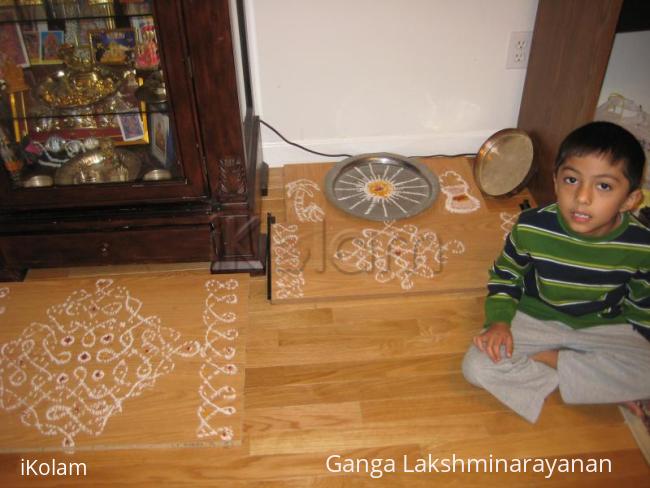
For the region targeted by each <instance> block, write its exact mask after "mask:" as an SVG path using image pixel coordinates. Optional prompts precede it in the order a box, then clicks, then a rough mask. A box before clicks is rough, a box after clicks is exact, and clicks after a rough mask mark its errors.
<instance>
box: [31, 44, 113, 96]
mask: <svg viewBox="0 0 650 488" xmlns="http://www.w3.org/2000/svg"><path fill="white" fill-rule="evenodd" d="M59 56H60V57H61V59H63V63H64V65H65V68H64V69H62V70H59V71H57V72H56V73H55V74H53V75H52V76H48V77H47V78H46V79H45V80H44V81H43V82H42V83H41V84H40V85H39V86H38V87H37V89H36V93H37V95H38V97H39V98H40V99H41V100H42V101H43V102H44V103H45V104H46V105H47V106H49V107H52V108H57V109H67V108H77V107H84V106H87V105H92V104H94V103H97V102H100V101H102V100H104V99H105V98H107V97H109V96H111V95H114V94H115V93H117V91H118V89H119V88H120V86H121V84H122V81H123V79H122V77H121V76H120V75H118V74H117V73H115V72H113V71H111V70H109V69H107V68H105V67H103V66H96V65H92V64H91V63H90V62H89V61H87V60H83V59H81V58H80V57H79V56H77V55H76V54H75V52H74V47H73V46H70V45H69V44H64V45H63V46H61V48H60V49H59Z"/></svg>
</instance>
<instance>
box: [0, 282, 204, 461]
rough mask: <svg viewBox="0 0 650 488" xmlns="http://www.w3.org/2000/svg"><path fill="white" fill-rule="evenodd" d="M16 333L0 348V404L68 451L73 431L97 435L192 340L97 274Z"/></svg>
mask: <svg viewBox="0 0 650 488" xmlns="http://www.w3.org/2000/svg"><path fill="white" fill-rule="evenodd" d="M46 316H47V318H46V320H44V321H43V323H39V322H33V323H32V324H30V325H29V326H27V327H26V328H25V329H24V330H23V332H22V334H21V335H20V337H18V338H17V339H15V340H13V341H10V342H7V343H5V344H3V345H2V346H1V347H0V407H1V408H2V409H3V410H5V411H9V412H11V411H20V420H21V422H22V423H23V424H24V425H25V426H29V427H34V428H36V429H38V431H39V432H41V433H42V434H43V435H46V436H61V437H62V447H63V448H64V450H68V451H69V450H73V449H74V447H75V437H76V436H77V435H78V434H79V433H84V434H87V435H91V436H98V435H100V434H101V433H102V432H103V431H104V428H105V427H106V424H107V423H108V420H109V419H110V418H111V416H113V415H116V414H119V413H121V412H122V411H123V409H124V406H125V403H126V400H128V399H130V398H135V397H137V396H139V395H140V394H142V392H143V391H145V390H147V389H152V388H153V387H154V385H155V384H156V381H157V380H158V379H159V378H160V377H162V376H164V375H167V374H169V373H171V372H172V371H173V370H174V365H175V363H174V360H175V359H176V358H177V357H181V358H188V357H192V356H194V355H196V354H197V353H198V352H199V350H200V345H199V343H198V342H197V341H184V340H182V338H181V334H180V333H179V332H178V331H176V330H174V329H171V328H169V327H164V326H163V325H162V324H161V320H160V318H159V317H158V316H156V315H145V314H144V311H143V303H142V301H141V300H139V299H138V298H136V297H134V296H132V295H131V294H130V292H129V290H128V289H127V288H126V287H124V286H118V285H115V284H114V282H113V280H111V279H99V280H97V281H96V282H95V289H94V290H92V291H90V292H89V291H86V290H85V289H79V290H76V291H74V292H72V293H71V294H70V295H69V296H68V297H67V298H66V299H65V301H64V302H63V303H61V304H57V305H54V306H52V307H50V308H48V309H47V311H46Z"/></svg>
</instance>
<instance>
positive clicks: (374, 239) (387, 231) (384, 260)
mask: <svg viewBox="0 0 650 488" xmlns="http://www.w3.org/2000/svg"><path fill="white" fill-rule="evenodd" d="M464 252H465V245H464V244H463V243H462V242H461V241H458V240H455V239H454V240H452V241H449V242H447V243H445V244H441V243H440V242H439V240H438V236H437V235H436V233H435V232H433V231H430V230H426V229H425V230H422V231H420V230H418V228H417V227H416V226H415V225H411V224H407V225H403V226H401V227H400V226H395V225H394V221H390V222H384V227H383V228H382V229H371V228H366V229H363V230H362V231H361V235H360V236H359V237H356V238H354V239H352V240H351V241H346V242H345V243H344V245H343V246H342V248H341V249H338V250H337V251H336V252H335V253H334V259H335V260H338V261H339V262H340V263H341V265H340V267H341V268H342V267H343V266H342V264H343V263H345V264H348V265H350V267H351V268H352V269H351V270H350V271H365V272H367V273H374V277H375V280H376V281H377V282H379V283H388V282H390V281H393V280H397V281H398V282H399V285H400V287H401V288H402V289H403V290H410V289H411V288H413V286H414V285H415V281H414V279H415V278H416V277H417V278H421V279H432V278H433V277H434V276H435V275H437V274H440V273H441V272H442V266H441V265H442V264H443V263H445V262H447V260H448V259H449V255H450V254H455V255H458V254H462V253H464ZM434 263H438V266H434ZM434 268H435V269H434Z"/></svg>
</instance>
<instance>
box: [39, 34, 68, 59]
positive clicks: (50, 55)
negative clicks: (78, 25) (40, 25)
mask: <svg viewBox="0 0 650 488" xmlns="http://www.w3.org/2000/svg"><path fill="white" fill-rule="evenodd" d="M38 41H39V42H38V51H39V59H40V62H41V63H44V64H52V63H62V62H63V61H62V60H61V58H59V48H60V47H61V44H63V42H64V33H63V31H41V32H39V33H38Z"/></svg>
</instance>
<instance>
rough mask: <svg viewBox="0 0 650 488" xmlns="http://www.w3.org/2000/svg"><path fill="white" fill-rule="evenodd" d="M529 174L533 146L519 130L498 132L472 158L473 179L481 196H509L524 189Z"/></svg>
mask: <svg viewBox="0 0 650 488" xmlns="http://www.w3.org/2000/svg"><path fill="white" fill-rule="evenodd" d="M532 174H533V142H532V141H531V139H530V137H529V136H528V134H526V133H525V132H524V131H522V130H519V129H503V130H500V131H499V132H497V133H495V134H493V135H492V136H490V138H489V139H488V140H487V141H485V142H484V143H483V145H482V146H481V148H480V149H479V151H478V153H477V154H476V163H475V164H474V179H475V180H476V184H477V185H478V187H479V189H480V190H481V191H482V192H483V193H484V194H485V195H488V196H491V197H507V196H511V195H513V194H515V193H517V192H518V191H520V190H522V189H523V188H524V186H526V183H527V182H528V180H529V179H530V177H531V176H532Z"/></svg>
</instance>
